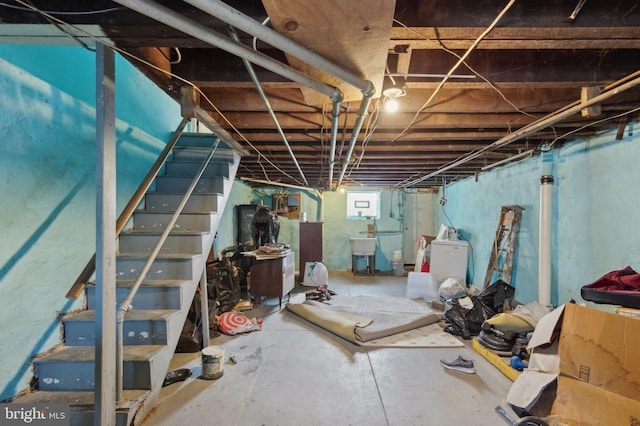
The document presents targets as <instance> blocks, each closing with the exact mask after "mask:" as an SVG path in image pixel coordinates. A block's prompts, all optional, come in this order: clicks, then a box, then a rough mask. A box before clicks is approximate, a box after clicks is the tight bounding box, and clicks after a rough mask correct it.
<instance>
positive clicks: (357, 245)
mask: <svg viewBox="0 0 640 426" xmlns="http://www.w3.org/2000/svg"><path fill="white" fill-rule="evenodd" d="M375 253H376V239H375V238H351V254H352V255H354V256H373V255H374V254H375Z"/></svg>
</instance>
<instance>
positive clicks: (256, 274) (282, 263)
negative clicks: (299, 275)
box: [249, 250, 295, 307]
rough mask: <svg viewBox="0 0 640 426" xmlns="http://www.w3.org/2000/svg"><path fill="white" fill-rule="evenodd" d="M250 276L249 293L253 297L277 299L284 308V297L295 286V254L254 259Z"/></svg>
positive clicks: (290, 251)
mask: <svg viewBox="0 0 640 426" xmlns="http://www.w3.org/2000/svg"><path fill="white" fill-rule="evenodd" d="M251 262H252V265H251V272H250V274H251V275H250V276H249V293H250V294H251V296H253V297H262V296H265V297H277V298H279V301H280V307H282V297H283V296H285V295H286V294H289V292H290V291H291V290H293V287H294V286H295V254H294V252H293V250H289V252H287V253H286V254H284V255H283V256H282V257H275V258H271V259H262V260H257V259H252V260H251Z"/></svg>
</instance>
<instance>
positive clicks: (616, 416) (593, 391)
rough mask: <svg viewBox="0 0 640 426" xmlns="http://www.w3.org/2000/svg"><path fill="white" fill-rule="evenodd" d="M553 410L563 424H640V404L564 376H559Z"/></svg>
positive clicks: (621, 425)
mask: <svg viewBox="0 0 640 426" xmlns="http://www.w3.org/2000/svg"><path fill="white" fill-rule="evenodd" d="M552 411H554V412H555V413H556V421H557V424H561V425H584V426H593V425H612V426H614V425H615V426H636V425H639V424H640V401H638V400H634V399H632V398H625V397H624V396H622V395H618V394H617V393H615V392H609V391H607V390H605V389H603V388H600V387H598V386H593V385H590V384H588V383H584V382H581V381H580V380H574V379H571V378H569V377H565V376H560V377H558V391H557V397H556V400H555V403H554V407H553V409H552Z"/></svg>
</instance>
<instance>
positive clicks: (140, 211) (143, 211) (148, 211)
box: [134, 209, 218, 216]
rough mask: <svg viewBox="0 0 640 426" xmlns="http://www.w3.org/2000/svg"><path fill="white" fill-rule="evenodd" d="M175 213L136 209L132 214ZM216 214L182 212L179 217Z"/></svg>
mask: <svg viewBox="0 0 640 426" xmlns="http://www.w3.org/2000/svg"><path fill="white" fill-rule="evenodd" d="M173 212H175V210H173V211H163V210H158V209H153V210H145V209H138V210H136V211H135V212H134V213H145V214H167V213H173ZM217 213H218V212H182V213H180V216H182V215H203V216H210V215H213V214H217Z"/></svg>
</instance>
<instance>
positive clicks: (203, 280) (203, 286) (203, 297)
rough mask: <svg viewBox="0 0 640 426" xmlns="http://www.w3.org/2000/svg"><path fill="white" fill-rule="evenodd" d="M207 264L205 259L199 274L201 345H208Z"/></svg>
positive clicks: (204, 346)
mask: <svg viewBox="0 0 640 426" xmlns="http://www.w3.org/2000/svg"><path fill="white" fill-rule="evenodd" d="M207 293H208V291H207V265H206V261H205V265H204V268H203V269H202V275H200V310H201V311H202V347H203V348H206V347H207V346H209V340H210V339H211V337H210V336H209V295H208V294H207Z"/></svg>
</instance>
